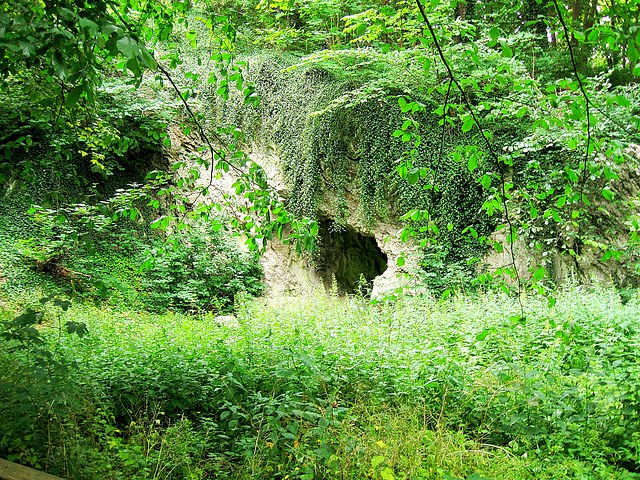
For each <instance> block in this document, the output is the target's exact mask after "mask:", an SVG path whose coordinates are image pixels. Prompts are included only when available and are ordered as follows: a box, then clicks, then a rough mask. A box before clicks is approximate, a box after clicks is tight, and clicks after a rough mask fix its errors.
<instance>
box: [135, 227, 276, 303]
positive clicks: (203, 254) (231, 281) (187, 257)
mask: <svg viewBox="0 0 640 480" xmlns="http://www.w3.org/2000/svg"><path fill="white" fill-rule="evenodd" d="M154 248H155V249H156V252H157V250H158V249H163V250H164V252H163V253H162V254H161V255H157V254H156V255H155V261H154V262H153V266H152V267H151V268H150V269H149V270H148V271H147V272H146V275H145V278H144V280H143V281H142V287H143V288H144V289H146V290H147V292H146V294H145V297H146V298H145V299H144V304H145V306H146V307H147V308H149V309H150V310H152V311H165V310H166V309H167V308H176V309H180V310H192V311H193V310H195V311H201V310H214V311H219V312H229V311H231V310H233V309H234V308H235V307H236V306H237V304H238V302H241V301H242V300H243V299H245V297H253V296H257V295H259V294H260V293H261V292H262V289H263V286H264V285H263V284H262V283H261V282H260V279H261V277H262V267H261V266H260V264H258V263H257V262H256V260H255V258H254V255H252V254H250V253H247V252H243V251H241V250H240V247H238V245H237V244H236V243H235V242H234V239H233V238H232V237H230V236H229V234H228V233H227V232H224V231H222V230H214V229H213V228H208V229H207V228H206V227H204V228H194V229H192V230H190V231H189V232H188V233H183V234H171V235H169V236H168V237H167V238H166V239H165V240H164V241H163V243H159V242H156V243H155V245H154Z"/></svg>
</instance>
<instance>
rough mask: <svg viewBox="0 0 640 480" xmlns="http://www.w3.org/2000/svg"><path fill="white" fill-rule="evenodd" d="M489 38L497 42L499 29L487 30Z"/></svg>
mask: <svg viewBox="0 0 640 480" xmlns="http://www.w3.org/2000/svg"><path fill="white" fill-rule="evenodd" d="M489 36H490V37H491V40H497V39H498V37H499V36H500V29H498V27H491V29H490V30H489Z"/></svg>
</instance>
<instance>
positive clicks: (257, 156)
mask: <svg viewBox="0 0 640 480" xmlns="http://www.w3.org/2000/svg"><path fill="white" fill-rule="evenodd" d="M170 138H171V143H172V147H171V149H170V151H168V152H166V153H167V155H168V156H169V157H170V158H171V159H172V160H173V161H176V160H183V161H186V162H187V164H188V167H187V168H193V165H194V163H193V157H192V156H193V155H203V154H200V153H198V152H197V150H198V146H199V145H200V142H199V139H197V138H195V137H193V136H191V137H188V136H185V135H184V134H182V132H180V130H179V129H178V128H173V129H171V131H170ZM251 150H252V153H251V154H250V157H251V159H252V160H253V161H255V162H256V163H258V164H259V165H261V166H262V168H263V169H264V170H265V173H266V175H267V178H268V180H269V184H270V186H271V188H273V189H275V190H276V191H277V192H278V193H279V194H280V195H281V196H283V197H286V196H287V195H289V194H290V193H289V192H288V190H287V186H286V182H285V179H284V176H283V174H282V170H281V164H280V160H279V158H278V155H277V154H276V153H275V152H276V150H275V148H269V147H267V148H265V147H264V146H256V145H254V146H253V148H252V149H251ZM205 153H206V152H205ZM639 153H640V148H636V149H635V150H632V151H631V152H630V154H631V155H634V156H636V158H637V156H638V154H639ZM199 169H200V179H199V180H198V182H197V183H199V184H200V185H202V184H206V185H208V184H209V182H210V179H212V181H211V184H210V186H209V195H210V196H211V198H210V200H216V201H220V200H221V199H223V198H224V197H226V200H224V202H223V203H224V205H225V206H224V208H225V210H224V213H226V214H227V215H230V216H237V215H238V212H239V210H240V208H241V207H242V206H243V205H246V203H244V202H245V200H244V199H243V198H238V197H235V196H234V195H233V190H232V187H231V185H232V184H233V182H234V180H235V179H234V177H233V176H232V175H230V174H225V175H220V174H219V173H218V172H213V174H212V172H211V169H204V168H203V167H199ZM619 176H620V180H619V181H617V182H616V183H615V185H616V186H617V191H616V193H618V194H619V195H620V196H624V197H625V198H627V199H629V198H633V197H637V194H638V190H639V189H638V185H640V171H636V170H635V169H634V168H628V169H626V170H624V171H623V172H621V173H620V175H619ZM359 188H360V186H359V185H358V183H357V182H356V181H354V182H353V183H351V184H349V185H347V186H346V188H345V191H344V194H343V198H344V200H342V201H340V200H339V199H338V196H337V195H336V194H335V192H333V191H332V190H331V188H330V186H329V185H327V184H323V188H322V189H321V191H322V196H321V198H320V200H319V204H318V210H317V219H318V223H319V235H318V239H317V249H316V251H315V252H313V253H303V254H298V253H297V252H296V248H295V246H294V245H293V244H292V243H287V237H288V235H289V234H290V232H287V231H284V232H283V239H277V238H276V239H273V240H271V241H270V242H269V244H268V246H267V249H266V252H264V253H263V254H262V256H261V263H262V266H263V268H264V277H265V282H266V283H267V285H268V293H269V294H271V295H274V296H277V295H283V294H285V295H306V294H311V293H313V292H316V291H318V290H320V291H323V290H324V291H327V292H329V291H335V292H337V293H339V294H352V293H356V292H362V293H365V294H366V293H371V295H372V296H373V297H380V296H384V295H386V294H389V293H393V292H395V291H397V290H398V289H401V288H406V287H410V288H414V287H418V288H419V284H420V278H419V271H420V267H419V265H418V264H419V259H420V257H421V254H420V249H419V248H418V247H417V245H415V244H414V243H411V242H403V241H400V240H399V232H400V231H401V230H402V228H403V225H402V222H401V221H400V220H399V219H397V218H395V219H394V218H393V217H392V216H391V219H386V220H384V221H377V222H373V223H372V222H368V221H367V220H366V219H365V216H364V215H363V213H362V211H361V208H360V202H359V200H358V199H359ZM389 210H390V211H393V210H394V209H393V206H391V207H390V209H389ZM596 210H598V209H597V208H596ZM599 210H602V209H601V208H600V209H599ZM594 215H600V217H598V218H601V217H603V216H604V217H607V216H608V217H611V218H609V221H611V219H612V218H613V219H614V221H618V223H620V219H621V218H625V216H624V215H625V214H624V213H623V212H613V211H605V213H604V214H603V213H602V211H599V212H598V213H597V214H596V213H594ZM627 216H628V212H627ZM338 217H340V219H341V221H340V225H337V224H336V223H335V219H336V218H338ZM615 218H617V220H615ZM594 221H595V220H594ZM600 221H601V220H597V222H596V223H598V222H600ZM561 227H562V225H561V226H560V228H559V229H558V232H556V233H555V234H554V235H555V238H554V239H553V242H552V243H551V244H549V242H548V241H547V243H546V244H545V245H544V248H542V249H539V248H537V247H536V246H535V245H534V244H535V242H534V241H533V240H532V239H530V238H526V237H519V238H518V240H517V241H516V242H515V243H514V245H513V251H514V256H513V257H512V254H511V246H509V245H508V244H507V242H506V236H505V234H504V233H503V231H498V232H495V233H493V234H492V235H491V236H490V237H489V242H488V244H493V242H494V241H498V242H499V243H501V244H503V245H504V249H503V250H502V251H501V252H498V251H496V250H493V249H489V250H488V252H487V253H486V255H485V257H484V258H483V259H482V261H481V263H480V265H479V267H478V271H479V272H489V273H492V272H495V271H496V270H498V269H500V268H503V267H511V266H513V265H514V257H515V267H516V269H517V271H518V276H519V279H520V281H522V282H524V281H525V280H526V279H528V278H530V277H531V275H532V274H533V271H534V270H535V269H536V268H538V267H539V266H544V267H545V270H546V272H547V273H548V274H549V276H550V278H551V279H552V280H553V281H554V282H555V283H556V284H562V283H565V282H567V281H575V282H580V283H592V282H599V283H605V284H615V285H617V286H627V285H635V277H634V275H633V268H632V267H633V260H632V259H630V257H629V258H627V259H626V260H625V258H623V257H621V258H620V259H618V260H611V261H609V262H607V263H603V262H601V261H600V259H601V257H602V251H601V248H602V245H600V244H599V243H598V242H586V243H584V244H582V245H580V248H579V249H576V250H575V255H574V254H571V253H570V251H571V250H572V249H571V248H569V247H568V246H567V245H565V243H568V242H569V240H568V239H569V238H570V237H571V235H570V233H572V232H571V230H572V229H573V230H575V228H573V227H570V226H567V227H566V231H560V230H562V228H561ZM603 228H604V227H603ZM573 233H575V231H573ZM583 233H584V232H583ZM563 235H564V236H563ZM574 237H575V235H574ZM608 240H609V243H610V244H617V245H618V246H619V247H620V249H621V250H627V242H628V237H626V236H620V235H618V234H616V236H614V237H612V238H609V239H608ZM399 259H401V261H400V262H399ZM398 263H401V266H399V265H398ZM506 281H507V282H508V283H515V279H513V278H508V277H507V278H506Z"/></svg>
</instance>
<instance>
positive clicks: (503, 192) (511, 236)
mask: <svg viewBox="0 0 640 480" xmlns="http://www.w3.org/2000/svg"><path fill="white" fill-rule="evenodd" d="M416 5H417V6H418V10H420V13H421V14H422V18H423V19H424V21H425V23H426V24H427V28H428V29H429V33H430V34H431V38H432V39H433V43H434V45H435V46H436V49H437V50H438V55H439V56H440V60H441V61H442V63H443V65H444V66H445V68H446V69H447V72H448V74H449V81H450V82H453V83H454V84H455V86H456V87H457V88H458V90H459V91H460V95H462V98H463V100H464V103H465V105H466V107H467V109H468V111H469V113H470V114H471V116H472V118H473V122H474V123H475V125H476V127H477V128H478V130H479V131H480V134H481V135H482V139H483V140H484V142H485V144H486V145H487V150H488V151H489V155H490V156H491V158H492V159H493V160H494V161H495V162H496V167H497V169H498V175H499V176H500V188H501V197H502V206H503V208H504V215H505V218H506V221H507V226H508V227H509V236H508V237H507V239H508V243H510V244H511V248H510V253H511V266H512V267H513V274H514V276H515V279H516V282H517V285H518V302H519V304H520V312H521V314H522V315H523V316H524V313H523V312H524V307H523V305H522V301H521V299H520V293H521V292H522V282H521V280H520V274H519V273H518V268H517V266H516V257H515V251H514V245H513V244H514V242H515V230H514V227H513V224H512V222H511V218H510V217H509V210H508V207H507V191H506V186H505V179H504V173H503V171H502V166H501V165H500V159H499V157H498V155H497V154H496V152H495V150H494V148H493V145H491V142H490V141H489V138H488V137H487V135H486V133H485V131H484V129H483V128H482V125H481V123H480V121H479V119H478V117H477V115H476V112H475V110H474V109H473V107H472V105H471V102H470V101H469V98H468V97H467V94H466V93H465V91H464V88H463V87H462V85H460V83H459V82H458V79H457V78H456V76H455V75H454V73H453V69H452V68H451V66H450V65H449V62H448V61H447V59H446V57H445V56H444V52H443V51H442V47H441V46H440V42H438V37H437V36H436V33H435V30H434V29H433V26H432V25H431V22H429V17H427V14H426V12H425V10H424V7H423V6H422V3H420V0H416ZM444 108H445V114H446V108H447V106H446V104H445V106H444ZM509 239H510V240H509Z"/></svg>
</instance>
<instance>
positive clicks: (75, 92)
mask: <svg viewBox="0 0 640 480" xmlns="http://www.w3.org/2000/svg"><path fill="white" fill-rule="evenodd" d="M82 92H84V84H80V85H76V86H75V87H73V88H72V89H71V91H70V92H69V93H67V98H66V99H65V101H64V106H65V107H66V108H68V109H72V108H73V107H74V106H75V104H76V103H78V100H79V99H80V96H81V95H82Z"/></svg>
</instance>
